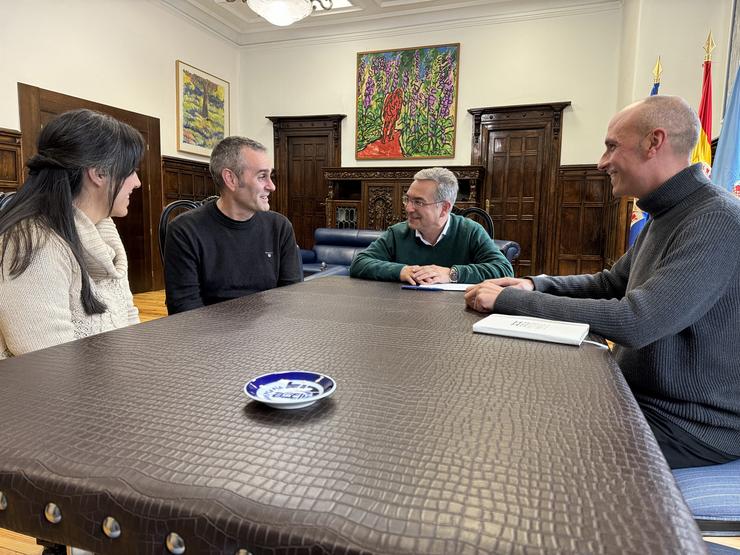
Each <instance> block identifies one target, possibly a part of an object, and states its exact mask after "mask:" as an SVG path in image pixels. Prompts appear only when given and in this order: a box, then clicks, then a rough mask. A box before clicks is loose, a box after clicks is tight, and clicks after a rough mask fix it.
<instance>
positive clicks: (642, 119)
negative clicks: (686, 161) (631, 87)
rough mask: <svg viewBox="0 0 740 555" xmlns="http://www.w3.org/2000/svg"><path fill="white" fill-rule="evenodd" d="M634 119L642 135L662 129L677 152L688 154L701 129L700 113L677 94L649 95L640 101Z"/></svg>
mask: <svg viewBox="0 0 740 555" xmlns="http://www.w3.org/2000/svg"><path fill="white" fill-rule="evenodd" d="M635 121H636V126H637V130H638V132H639V133H640V134H641V135H642V134H647V133H650V131H652V130H653V129H656V128H658V127H662V128H663V129H665V130H666V131H667V134H668V144H670V145H671V148H672V149H673V152H675V153H676V154H678V155H680V156H687V157H688V156H691V152H692V151H693V150H694V147H695V146H696V143H697V142H698V141H699V134H700V133H701V122H700V121H699V116H697V115H696V112H695V111H694V109H693V108H692V107H691V106H690V105H689V103H688V102H686V101H685V100H684V99H683V98H681V97H680V96H668V95H655V96H648V97H647V98H646V99H644V100H643V101H642V102H641V103H640V105H639V108H638V112H637V116H636V120H635Z"/></svg>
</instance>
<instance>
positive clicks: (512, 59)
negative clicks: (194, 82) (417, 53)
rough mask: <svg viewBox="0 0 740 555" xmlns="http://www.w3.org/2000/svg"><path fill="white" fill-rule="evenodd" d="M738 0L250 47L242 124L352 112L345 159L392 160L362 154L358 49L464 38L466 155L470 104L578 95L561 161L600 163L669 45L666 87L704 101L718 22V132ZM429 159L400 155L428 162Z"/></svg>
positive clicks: (568, 115) (464, 153) (460, 142)
mask: <svg viewBox="0 0 740 555" xmlns="http://www.w3.org/2000/svg"><path fill="white" fill-rule="evenodd" d="M730 17H731V0H707V1H706V2H698V1H696V0H625V1H624V3H623V4H621V5H620V4H616V5H613V6H606V7H602V8H601V9H597V10H591V11H589V12H587V13H581V14H576V15H570V16H554V17H543V18H542V19H534V20H530V21H523V20H520V21H512V22H503V23H487V24H479V25H475V26H471V25H470V24H469V23H466V24H465V25H467V26H464V27H462V26H459V25H458V26H457V27H455V24H451V25H450V28H449V29H447V30H444V31H438V30H435V31H429V32H417V31H406V32H405V33H395V34H393V35H392V36H391V35H390V33H389V34H388V36H382V37H378V38H369V39H362V40H345V41H341V42H332V43H324V44H311V43H302V44H297V45H296V44H294V45H282V46H280V45H273V46H260V47H250V48H245V49H244V50H243V54H242V58H241V74H242V90H243V98H244V100H245V102H244V106H243V110H242V120H241V128H242V131H243V132H244V133H245V134H247V135H250V136H254V137H255V138H257V139H258V140H261V141H263V142H265V143H266V144H271V142H272V128H271V125H270V122H269V121H267V120H266V119H264V116H265V115H281V116H285V115H304V114H322V113H325V114H329V113H343V114H347V118H346V119H345V120H344V125H343V127H342V165H345V166H355V165H361V166H368V165H369V166H372V165H387V164H388V161H379V162H367V161H356V160H355V158H354V152H355V151H354V132H355V105H354V99H355V79H356V77H355V72H356V54H357V52H362V51H370V50H388V49H393V48H402V47H412V46H422V45H430V44H443V43H454V42H460V43H461V54H460V65H461V67H460V80H459V99H458V112H457V113H458V125H457V137H456V148H455V158H454V159H452V160H450V159H446V160H445V159H440V160H435V161H432V162H431V163H439V164H469V163H470V149H471V133H472V117H471V116H470V115H469V114H468V113H467V110H468V109H469V108H473V107H482V106H505V105H514V104H529V103H539V102H550V101H562V100H570V101H571V102H572V106H571V107H570V108H568V109H566V111H565V116H564V122H563V147H562V157H561V163H562V164H592V163H595V162H596V161H597V159H598V158H599V156H600V155H601V153H602V149H603V137H604V132H605V130H606V127H607V124H608V122H609V119H610V118H611V116H612V115H613V114H614V113H615V112H616V111H617V110H618V109H619V108H621V107H623V106H625V105H626V104H629V103H630V102H632V101H634V100H637V99H639V98H643V97H645V96H647V95H648V94H649V93H650V88H651V86H652V73H651V72H652V69H653V66H654V65H655V60H656V57H657V56H658V54H660V55H662V56H663V66H664V70H665V73H664V74H663V85H662V87H661V92H662V93H665V94H677V95H680V96H683V97H685V98H686V99H687V100H688V101H689V102H690V103H691V104H692V105H693V106H695V107H697V108H698V104H699V95H700V92H701V64H702V61H703V50H702V45H703V43H704V40H705V39H706V35H707V33H708V31H709V29H710V28H711V29H712V30H713V32H714V36H715V41H716V42H717V49H716V50H715V51H714V57H713V59H714V61H715V63H714V74H713V83H714V106H716V107H717V109H715V111H714V120H715V123H714V136H717V134H718V133H719V117H720V109H719V107H720V106H722V102H723V97H722V95H723V91H722V85H723V84H724V78H725V77H724V75H725V66H726V57H727V50H728V43H729V35H728V30H729V25H730V23H729V21H730ZM420 163H427V162H424V161H420V160H410V161H395V160H394V161H393V164H394V165H396V164H398V165H403V164H406V165H418V164H420Z"/></svg>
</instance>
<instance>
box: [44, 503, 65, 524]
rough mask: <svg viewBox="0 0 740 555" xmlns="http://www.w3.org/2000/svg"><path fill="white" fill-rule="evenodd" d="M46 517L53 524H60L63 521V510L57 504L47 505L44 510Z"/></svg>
mask: <svg viewBox="0 0 740 555" xmlns="http://www.w3.org/2000/svg"><path fill="white" fill-rule="evenodd" d="M44 516H45V517H46V520H48V521H49V522H51V523H52V524H58V523H59V522H60V521H61V520H62V510H61V509H60V508H59V506H58V505H57V504H56V503H47V504H46V507H45V508H44Z"/></svg>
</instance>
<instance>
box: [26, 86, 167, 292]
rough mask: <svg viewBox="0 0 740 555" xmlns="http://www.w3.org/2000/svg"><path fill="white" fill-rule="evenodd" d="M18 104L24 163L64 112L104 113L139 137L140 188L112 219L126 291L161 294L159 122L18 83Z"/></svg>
mask: <svg viewBox="0 0 740 555" xmlns="http://www.w3.org/2000/svg"><path fill="white" fill-rule="evenodd" d="M18 102H19V104H20V119H21V133H22V143H23V148H22V151H23V162H24V164H25V162H26V161H27V160H28V159H29V158H30V157H31V156H33V155H34V154H35V153H36V144H37V142H38V136H39V133H40V132H41V128H42V127H43V126H44V125H46V123H48V122H49V121H50V120H51V119H53V118H54V117H56V116H57V115H59V114H61V113H63V112H66V111H68V110H74V109H78V108H89V109H91V110H97V111H98V112H102V113H105V114H109V115H111V116H113V117H115V118H116V119H118V120H120V121H123V122H125V123H128V124H129V125H131V126H132V127H134V128H136V129H138V130H139V132H140V133H141V134H142V135H143V136H144V141H145V142H146V145H147V149H146V151H145V153H144V159H143V160H142V162H141V166H140V168H139V178H140V179H141V187H140V188H139V189H136V190H135V191H133V193H132V194H131V197H130V203H129V211H128V215H127V216H126V217H125V218H117V219H116V226H117V227H118V231H119V233H120V235H121V240H122V241H123V245H124V247H125V248H126V254H127V256H128V261H129V282H130V284H131V290H132V291H133V292H134V293H141V292H145V291H151V290H153V289H162V288H163V287H164V279H163V276H162V264H161V261H160V259H159V251H158V246H157V244H156V237H155V234H154V233H152V230H156V229H157V225H158V222H159V214H160V213H161V211H162V207H163V200H162V182H161V159H160V145H159V119H157V118H153V117H149V116H145V115H143V114H137V113H135V112H129V111H127V110H122V109H120V108H115V107H113V106H107V105H105V104H99V103H97V102H91V101H89V100H84V99H82V98H77V97H74V96H68V95H65V94H61V93H57V92H53V91H48V90H44V89H40V88H38V87H33V86H30V85H26V84H23V83H18Z"/></svg>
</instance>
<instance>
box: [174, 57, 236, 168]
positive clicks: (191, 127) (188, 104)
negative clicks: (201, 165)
mask: <svg viewBox="0 0 740 555" xmlns="http://www.w3.org/2000/svg"><path fill="white" fill-rule="evenodd" d="M176 65H177V124H178V135H177V150H180V151H183V152H190V153H193V154H202V155H204V156H210V154H211V150H213V147H214V146H216V143H218V142H219V141H220V140H221V139H223V138H224V137H227V136H228V135H229V83H228V82H227V81H224V80H223V79H219V78H218V77H214V76H213V75H211V74H209V73H206V72H205V71H201V70H199V69H197V68H194V67H192V66H189V65H188V64H186V63H184V62H181V61H180V60H177V64H176Z"/></svg>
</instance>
